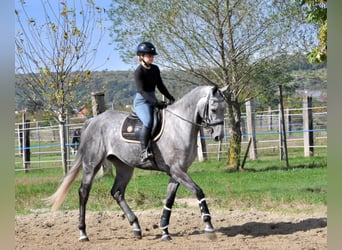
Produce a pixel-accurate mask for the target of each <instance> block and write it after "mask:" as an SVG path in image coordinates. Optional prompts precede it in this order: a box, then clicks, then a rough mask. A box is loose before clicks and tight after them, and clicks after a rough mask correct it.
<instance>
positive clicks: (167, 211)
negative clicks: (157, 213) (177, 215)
mask: <svg viewBox="0 0 342 250" xmlns="http://www.w3.org/2000/svg"><path fill="white" fill-rule="evenodd" d="M178 187H179V183H178V182H176V181H175V180H174V179H173V178H172V177H171V178H170V180H169V184H168V187H167V195H166V202H165V206H164V209H163V213H162V216H161V218H160V228H161V229H162V230H163V235H162V238H161V239H162V240H172V238H171V236H170V234H169V229H168V228H169V223H170V217H171V211H172V206H173V203H174V202H175V198H176V193H177V189H178Z"/></svg>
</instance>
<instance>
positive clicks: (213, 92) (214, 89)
mask: <svg viewBox="0 0 342 250" xmlns="http://www.w3.org/2000/svg"><path fill="white" fill-rule="evenodd" d="M217 90H218V88H217V86H216V85H215V86H214V87H213V88H212V89H211V93H212V94H213V95H215V94H216V92H217Z"/></svg>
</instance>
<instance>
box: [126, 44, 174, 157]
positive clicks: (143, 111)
mask: <svg viewBox="0 0 342 250" xmlns="http://www.w3.org/2000/svg"><path fill="white" fill-rule="evenodd" d="M155 55H157V51H156V48H155V47H154V45H153V44H152V43H150V42H142V43H140V44H139V45H138V47H137V56H138V61H139V62H140V64H139V66H138V67H137V68H136V70H135V72H134V78H135V83H136V87H137V93H136V95H135V98H134V102H133V107H134V110H135V112H136V114H137V116H138V117H139V119H140V120H141V121H142V123H143V127H142V129H141V131H140V143H141V150H142V152H141V161H142V162H145V161H147V160H148V159H151V158H152V157H153V154H152V152H151V151H150V148H149V142H150V138H151V131H152V126H153V109H154V107H156V108H159V109H163V108H165V107H166V103H165V102H163V101H159V100H158V99H157V97H156V94H155V90H156V87H157V88H158V90H159V91H160V92H161V93H162V94H163V95H164V96H166V98H167V99H169V104H172V103H173V102H174V101H175V99H174V98H173V96H172V95H171V94H170V93H169V91H168V90H167V88H166V87H165V85H164V83H163V81H162V78H161V76H160V70H159V67H158V66H157V65H155V64H153V60H154V56H155Z"/></svg>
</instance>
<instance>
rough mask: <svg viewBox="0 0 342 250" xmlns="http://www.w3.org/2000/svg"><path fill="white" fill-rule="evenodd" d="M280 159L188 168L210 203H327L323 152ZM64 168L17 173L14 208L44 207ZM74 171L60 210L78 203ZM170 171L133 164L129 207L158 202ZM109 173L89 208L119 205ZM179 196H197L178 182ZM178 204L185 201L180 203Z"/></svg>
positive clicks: (244, 205) (232, 205) (219, 206)
mask: <svg viewBox="0 0 342 250" xmlns="http://www.w3.org/2000/svg"><path fill="white" fill-rule="evenodd" d="M289 163H290V167H289V168H286V167H285V164H284V162H283V161H279V160H273V161H270V160H267V161H263V160H256V161H247V163H246V165H245V169H244V171H239V172H229V171H227V169H226V167H225V166H224V165H225V164H224V161H209V162H204V163H198V162H197V163H194V164H193V165H192V166H191V168H190V169H189V174H190V176H191V177H192V178H193V180H194V181H195V182H196V183H197V184H198V185H199V186H200V187H201V188H202V189H203V191H204V193H205V194H206V197H207V198H208V204H209V206H210V208H217V209H236V208H240V209H241V208H249V207H256V208H258V209H263V210H275V209H285V208H284V205H285V207H293V208H294V209H296V207H298V209H299V207H300V206H299V205H326V204H327V162H326V157H311V158H304V157H298V158H294V159H290V160H289ZM62 175H63V171H62V169H48V170H35V171H30V172H28V173H24V172H16V173H15V179H16V182H15V195H16V197H15V199H16V204H15V209H16V213H18V214H22V213H24V214H25V213H31V212H33V211H35V210H37V209H47V208H48V207H46V205H45V204H44V203H43V202H42V198H45V197H47V196H49V195H51V194H52V193H53V192H54V191H55V190H56V188H57V186H58V184H59V182H60V180H61V176H62ZM80 178H81V174H80V175H79V176H78V178H77V180H76V181H75V183H74V185H73V186H72V188H71V190H70V191H69V194H68V196H67V198H66V200H65V202H64V203H63V205H62V207H61V209H62V210H70V209H78V188H79V185H80ZM168 179H169V177H168V176H167V175H166V174H164V173H159V172H153V171H144V170H139V169H136V171H135V173H134V176H133V178H132V180H131V182H130V183H129V185H128V188H127V192H126V199H127V201H128V203H129V204H130V206H131V207H132V209H133V210H137V209H149V208H160V209H161V208H162V205H163V204H162V202H163V200H164V199H165V194H166V188H167V183H168ZM112 185H113V178H112V177H104V178H101V179H96V180H95V181H94V184H93V188H92V190H91V193H90V197H89V201H88V206H87V210H93V211H96V210H119V207H118V205H117V204H116V202H115V201H114V200H113V198H112V197H111V196H110V189H111V187H112ZM177 198H195V197H194V196H193V195H192V194H191V193H190V192H189V191H188V190H186V189H185V188H184V187H183V186H180V188H179V190H178V193H177ZM176 206H186V205H181V204H178V205H176Z"/></svg>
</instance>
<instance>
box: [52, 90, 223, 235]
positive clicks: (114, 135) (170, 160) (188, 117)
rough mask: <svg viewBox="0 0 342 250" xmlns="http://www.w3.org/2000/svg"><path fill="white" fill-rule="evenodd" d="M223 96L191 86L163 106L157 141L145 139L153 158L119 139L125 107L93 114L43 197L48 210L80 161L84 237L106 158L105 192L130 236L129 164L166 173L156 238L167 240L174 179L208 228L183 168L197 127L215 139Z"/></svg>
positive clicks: (200, 196) (133, 220)
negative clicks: (109, 167)
mask: <svg viewBox="0 0 342 250" xmlns="http://www.w3.org/2000/svg"><path fill="white" fill-rule="evenodd" d="M225 104H226V102H225V100H224V97H223V95H222V93H221V91H220V90H219V89H218V88H217V87H212V86H201V87H196V88H194V89H193V90H192V91H190V92H189V93H187V94H186V95H184V96H183V97H182V98H181V99H179V100H178V101H176V102H175V103H173V104H172V105H169V106H168V107H167V108H166V110H165V122H164V130H163V133H162V134H161V136H160V137H159V139H158V140H157V141H154V142H153V143H152V144H151V147H152V151H153V153H154V159H153V160H150V161H147V162H144V163H141V162H140V150H141V148H140V145H139V144H135V143H129V142H125V141H123V140H122V139H121V138H120V125H121V123H122V121H123V120H124V119H125V118H126V117H127V116H128V115H129V113H127V112H122V111H114V110H108V111H106V112H104V113H102V114H100V115H98V116H96V117H95V118H93V119H92V120H91V121H90V122H89V124H88V125H87V126H86V128H85V129H84V131H83V132H82V135H81V143H80V145H79V149H78V151H77V154H76V158H75V161H74V164H73V166H72V167H71V168H70V170H69V172H68V173H67V174H66V175H65V177H64V179H63V182H62V183H61V185H60V186H59V188H58V189H57V191H56V192H55V193H54V194H53V195H52V196H50V197H49V198H48V199H47V201H49V202H50V203H51V204H53V205H52V211H55V210H57V209H58V208H59V207H60V205H61V204H62V202H63V200H64V199H65V197H66V195H67V193H68V191H69V188H70V187H71V185H72V183H73V182H74V180H75V179H76V177H77V175H78V173H79V171H80V169H81V166H82V167H83V178H82V182H81V186H80V188H79V204H80V207H79V230H80V238H79V240H80V241H87V240H89V239H88V236H87V233H86V223H85V213H86V203H87V200H88V197H89V192H90V189H91V186H92V182H93V180H94V176H95V175H96V173H97V171H98V170H99V168H100V167H101V163H102V162H103V161H104V160H106V159H107V160H110V161H111V162H112V163H113V164H114V166H115V168H116V176H115V181H114V185H113V187H112V189H111V195H112V196H113V198H114V199H115V200H116V202H117V203H118V205H119V206H120V207H121V209H122V210H123V212H124V213H125V215H126V217H127V219H128V221H129V223H130V224H131V225H132V228H133V233H134V236H135V237H137V238H141V237H142V233H141V228H140V225H139V222H138V218H137V217H136V216H135V214H134V213H133V212H132V210H131V209H130V207H129V206H128V204H127V202H126V200H125V190H126V187H127V184H128V182H129V181H130V179H131V178H132V174H133V171H134V168H135V167H138V168H141V169H149V170H157V171H162V172H165V173H167V174H168V175H169V176H170V180H169V184H168V187H167V195H166V203H165V206H164V209H163V212H162V216H161V219H160V228H161V230H162V232H163V234H162V240H171V237H170V235H169V232H168V226H169V220H170V216H171V208H172V206H173V203H174V201H175V197H176V192H177V189H178V187H179V184H182V185H184V187H186V188H187V189H188V190H189V191H191V192H192V193H193V194H194V195H195V196H196V198H197V200H198V203H199V207H200V212H201V216H202V219H203V221H204V222H205V224H206V227H205V232H206V233H214V227H213V225H212V223H211V216H210V213H209V209H208V207H207V204H206V200H205V196H204V193H203V191H202V189H201V188H200V187H199V186H198V185H197V184H196V183H195V182H194V181H193V180H192V179H191V178H190V176H189V175H188V173H187V170H188V168H189V166H190V165H191V164H192V162H193V161H194V159H195V157H196V153H197V135H198V131H199V129H200V127H201V126H203V127H205V128H208V129H209V131H210V133H211V136H212V138H213V139H215V140H221V139H222V138H223V120H224V112H225Z"/></svg>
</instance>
